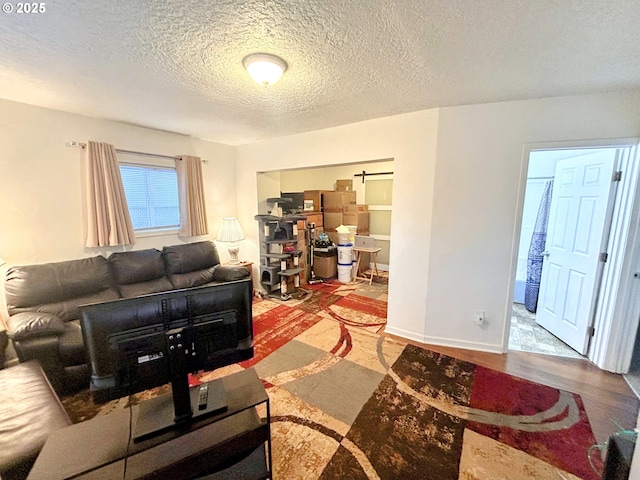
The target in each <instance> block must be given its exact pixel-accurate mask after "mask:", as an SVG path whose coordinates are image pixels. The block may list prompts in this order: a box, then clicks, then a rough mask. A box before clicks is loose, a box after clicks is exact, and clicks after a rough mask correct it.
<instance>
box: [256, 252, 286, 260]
mask: <svg viewBox="0 0 640 480" xmlns="http://www.w3.org/2000/svg"><path fill="white" fill-rule="evenodd" d="M260 257H261V258H276V259H278V260H286V259H287V258H291V254H290V253H263V254H262V255H260Z"/></svg>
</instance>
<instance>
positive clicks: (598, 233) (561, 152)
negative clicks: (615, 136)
mask: <svg viewBox="0 0 640 480" xmlns="http://www.w3.org/2000/svg"><path fill="white" fill-rule="evenodd" d="M631 150H633V147H625V146H612V147H597V148H593V147H592V148H582V147H581V148H562V149H544V150H542V149H541V150H532V151H531V152H530V153H529V162H528V169H527V177H526V187H525V197H524V202H523V204H522V205H523V209H522V224H521V231H520V243H519V250H518V257H517V268H516V276H515V282H514V298H513V314H512V320H511V326H510V334H509V349H515V350H524V351H530V352H535V353H546V354H553V355H561V356H569V357H576V358H585V357H586V356H588V355H589V348H590V345H591V343H592V340H593V339H592V337H593V335H594V330H595V328H594V325H595V323H596V321H595V318H596V312H597V309H598V302H599V300H601V299H604V298H610V297H611V294H610V293H611V292H607V291H606V289H605V291H604V292H602V290H603V289H602V288H601V281H602V279H603V272H604V270H605V262H606V260H607V253H606V252H607V249H608V248H609V249H611V248H612V247H611V245H610V231H611V228H612V227H611V226H612V219H613V218H614V217H615V216H616V212H615V210H617V209H619V206H620V205H630V204H631V203H632V200H633V198H632V196H633V194H634V192H633V191H631V193H629V190H628V189H626V188H622V189H619V188H618V184H619V183H620V182H619V181H618V180H619V178H620V177H619V175H618V174H616V172H618V171H619V169H620V168H623V167H628V166H629V165H630V158H631V157H632V155H631ZM631 170H632V169H629V171H628V172H627V173H628V174H629V173H631ZM616 195H618V197H621V196H625V195H626V196H629V195H631V199H630V200H629V199H626V200H624V199H621V198H616ZM625 208H626V207H625ZM618 214H619V212H618ZM614 233H615V232H614ZM611 237H612V238H613V237H615V235H614V234H612V235H611ZM617 249H618V250H619V249H620V247H619V246H618V247H617ZM634 333H635V332H634Z"/></svg>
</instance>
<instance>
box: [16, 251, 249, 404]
mask: <svg viewBox="0 0 640 480" xmlns="http://www.w3.org/2000/svg"><path fill="white" fill-rule="evenodd" d="M248 276H249V271H248V270H247V269H246V268H244V267H242V266H233V265H220V259H219V257H218V252H217V249H216V247H215V245H214V244H213V243H212V242H209V241H205V242H196V243H187V244H182V245H173V246H168V247H164V248H163V249H162V251H160V250H157V249H146V250H137V251H130V252H119V253H113V254H111V255H110V256H109V257H108V258H104V257H102V256H95V257H90V258H83V259H78V260H69V261H65V262H56V263H45V264H39V265H27V266H14V267H11V268H9V270H8V271H7V275H6V278H5V298H6V302H7V310H8V312H9V315H10V317H9V319H8V321H7V333H8V336H9V338H10V339H11V341H12V342H13V345H14V348H15V350H16V353H17V355H18V358H19V360H20V362H27V361H29V360H33V359H35V360H38V361H39V363H40V365H41V366H42V368H43V370H44V371H45V373H46V375H47V378H48V379H49V381H50V382H51V385H52V386H53V387H54V389H55V390H56V392H57V393H58V394H66V393H73V392H75V391H78V390H81V389H83V388H87V387H88V385H89V379H90V370H89V366H88V364H87V358H86V351H85V347H84V342H83V340H82V331H81V328H80V321H79V318H80V312H79V309H78V307H79V306H80V305H84V304H87V303H96V302H105V301H110V300H117V299H119V298H130V297H135V296H139V295H145V294H150V293H158V292H164V291H170V290H174V289H181V288H189V287H197V286H201V285H207V284H211V283H219V282H225V281H233V280H241V279H243V278H247V277H248Z"/></svg>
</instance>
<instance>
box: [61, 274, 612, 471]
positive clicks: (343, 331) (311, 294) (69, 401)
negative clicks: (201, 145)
mask: <svg viewBox="0 0 640 480" xmlns="http://www.w3.org/2000/svg"><path fill="white" fill-rule="evenodd" d="M305 290H306V292H305V293H304V295H302V296H301V298H298V299H292V300H289V301H287V302H280V301H277V300H271V299H256V301H255V302H254V339H255V357H254V358H252V359H251V360H249V361H246V362H243V363H242V364H238V365H232V366H230V367H225V368H222V369H219V370H216V371H215V372H206V373H203V374H201V375H200V378H201V379H202V380H205V381H207V380H211V379H213V378H215V377H219V376H223V375H227V374H229V373H232V372H235V371H238V370H241V369H243V368H249V367H253V368H255V370H256V371H257V373H258V376H259V377H260V378H261V379H262V381H263V384H264V385H265V387H266V388H267V392H268V394H269V397H270V399H271V422H272V424H271V430H272V450H273V463H274V465H273V471H274V475H273V478H276V479H298V478H299V479H323V480H324V479H414V478H415V479H437V480H448V479H451V480H455V479H465V480H471V479H505V480H518V479H523V480H524V479H559V480H562V479H566V480H569V479H571V480H574V479H579V478H583V479H593V480H596V479H597V478H599V476H598V475H597V474H596V473H595V471H594V470H593V468H592V467H591V465H590V463H589V460H588V457H587V452H588V449H589V447H590V446H591V445H593V444H595V443H596V441H595V438H594V436H593V433H592V431H591V428H590V426H589V421H588V418H587V416H586V413H585V410H584V407H583V404H582V400H581V398H580V396H579V395H576V394H572V393H569V392H565V391H561V390H558V389H555V388H551V387H547V386H544V385H540V384H537V383H533V382H529V381H527V380H524V379H520V378H517V377H513V376H511V375H508V374H505V373H502V372H497V371H494V370H490V369H487V368H484V367H481V366H478V365H475V364H473V363H469V362H466V361H462V360H459V359H455V358H453V357H449V356H446V355H442V354H438V353H435V352H432V351H429V350H427V349H424V348H419V347H416V346H413V345H410V344H407V343H405V342H402V341H399V340H397V339H392V338H390V337H385V336H383V335H380V334H379V333H377V332H378V331H379V330H380V329H381V327H382V326H383V325H384V323H385V319H386V286H385V285H376V284H373V285H372V286H371V287H370V286H369V285H367V284H360V285H358V287H357V289H356V288H355V287H353V286H351V285H342V284H339V283H335V284H334V283H324V284H318V285H314V286H307V287H305ZM161 390H162V388H161V389H154V390H152V391H148V392H143V393H142V394H138V395H136V396H134V402H137V401H140V399H143V398H148V397H149V396H153V395H155V394H157V392H158V391H161ZM82 395H83V394H79V395H77V396H74V397H68V398H63V404H64V405H65V408H67V410H68V412H69V413H70V416H71V417H72V419H74V421H80V420H82V419H87V418H90V417H91V416H93V415H95V414H107V413H108V412H109V411H112V410H113V409H115V408H123V407H125V406H126V405H127V404H128V401H127V399H121V400H118V401H114V402H110V403H109V404H106V405H103V406H93V409H94V410H95V411H94V412H93V413H91V412H90V410H91V409H92V402H91V401H90V400H89V401H87V400H88V399H87V397H86V393H85V396H84V397H83V396H82ZM74 412H75V413H74ZM594 463H595V466H596V468H600V469H601V468H602V463H601V461H600V459H599V458H596V459H594Z"/></svg>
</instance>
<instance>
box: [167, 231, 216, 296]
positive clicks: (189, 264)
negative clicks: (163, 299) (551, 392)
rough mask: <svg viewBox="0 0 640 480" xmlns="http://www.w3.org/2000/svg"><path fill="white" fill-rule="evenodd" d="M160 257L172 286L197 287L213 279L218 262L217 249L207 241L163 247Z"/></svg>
mask: <svg viewBox="0 0 640 480" xmlns="http://www.w3.org/2000/svg"><path fill="white" fill-rule="evenodd" d="M162 257H163V259H164V264H165V267H166V270H167V273H168V275H169V280H171V283H172V284H173V288H189V287H198V286H200V285H205V284H207V283H210V282H212V281H214V278H213V275H214V271H215V268H216V266H218V265H219V264H220V258H219V257H218V250H217V249H216V246H215V245H214V244H213V243H212V242H209V241H204V242H195V243H185V244H183V245H172V246H170V247H164V248H163V249H162Z"/></svg>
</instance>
